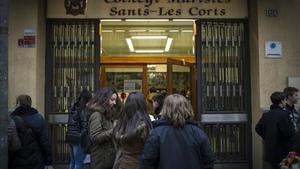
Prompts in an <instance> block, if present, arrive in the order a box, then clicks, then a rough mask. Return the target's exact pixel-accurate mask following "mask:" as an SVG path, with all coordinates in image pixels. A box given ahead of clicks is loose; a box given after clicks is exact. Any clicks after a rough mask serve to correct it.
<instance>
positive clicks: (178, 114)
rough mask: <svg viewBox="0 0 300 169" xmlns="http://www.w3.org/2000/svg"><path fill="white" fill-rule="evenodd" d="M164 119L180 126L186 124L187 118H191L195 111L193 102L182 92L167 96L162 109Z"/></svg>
mask: <svg viewBox="0 0 300 169" xmlns="http://www.w3.org/2000/svg"><path fill="white" fill-rule="evenodd" d="M161 115H162V117H163V118H164V119H166V120H167V121H169V122H171V123H172V125H173V126H175V127H177V128H179V127H183V126H184V125H185V122H186V120H191V119H192V118H193V116H194V112H193V109H192V106H191V103H190V102H189V101H188V100H187V99H186V98H185V97H184V96H182V95H180V94H172V95H169V96H168V97H166V99H165V101H164V105H163V108H162V111H161Z"/></svg>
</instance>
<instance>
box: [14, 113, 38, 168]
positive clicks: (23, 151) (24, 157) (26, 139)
mask: <svg viewBox="0 0 300 169" xmlns="http://www.w3.org/2000/svg"><path fill="white" fill-rule="evenodd" d="M11 118H12V119H13V120H14V122H15V124H16V128H17V133H18V137H19V139H20V142H21V148H20V149H18V150H17V151H16V152H14V153H12V154H10V157H9V160H10V161H11V162H10V167H11V168H17V167H18V166H22V165H32V166H41V165H42V161H43V157H42V153H41V148H40V144H39V142H38V140H37V134H36V133H35V131H34V129H32V128H31V127H30V126H29V125H28V124H27V123H26V121H25V120H24V119H23V118H22V117H21V116H17V115H13V116H11Z"/></svg>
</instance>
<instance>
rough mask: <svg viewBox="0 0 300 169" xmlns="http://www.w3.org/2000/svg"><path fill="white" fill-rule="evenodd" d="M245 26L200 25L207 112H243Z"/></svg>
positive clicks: (236, 23) (220, 23) (230, 24)
mask: <svg viewBox="0 0 300 169" xmlns="http://www.w3.org/2000/svg"><path fill="white" fill-rule="evenodd" d="M244 34H245V32H244V23H241V22H201V58H202V59H201V62H202V76H203V78H202V79H203V83H204V88H203V90H204V111H244V104H245V103H244V90H245V88H244V83H243V82H244V76H243V73H244V70H243V69H244V67H243V65H244V55H245V54H244V53H245V52H244V49H245V47H244V46H245V43H244V42H245V35H244Z"/></svg>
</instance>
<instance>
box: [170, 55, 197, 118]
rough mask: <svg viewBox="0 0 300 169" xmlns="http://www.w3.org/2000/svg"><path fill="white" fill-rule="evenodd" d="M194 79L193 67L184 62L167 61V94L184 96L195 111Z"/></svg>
mask: <svg viewBox="0 0 300 169" xmlns="http://www.w3.org/2000/svg"><path fill="white" fill-rule="evenodd" d="M195 91H196V78H195V65H194V64H192V63H189V62H185V60H174V59H168V60H167V92H168V94H173V93H178V94H181V95H183V96H185V97H186V98H187V99H188V100H189V101H191V104H192V106H193V110H194V112H195V116H197V111H196V95H195ZM195 118H197V117H195Z"/></svg>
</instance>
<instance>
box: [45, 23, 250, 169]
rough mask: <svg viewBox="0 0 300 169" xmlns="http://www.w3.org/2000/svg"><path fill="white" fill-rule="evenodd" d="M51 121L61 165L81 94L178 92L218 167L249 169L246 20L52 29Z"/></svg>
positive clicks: (48, 79) (48, 91) (48, 111)
mask: <svg viewBox="0 0 300 169" xmlns="http://www.w3.org/2000/svg"><path fill="white" fill-rule="evenodd" d="M47 28H48V29H47V64H46V70H47V71H46V72H47V73H46V103H48V104H46V116H47V119H48V122H49V125H50V130H51V137H52V143H53V145H54V146H53V152H54V160H55V162H56V163H66V162H68V146H67V145H66V143H65V142H64V139H65V131H66V121H67V115H68V107H70V106H71V105H72V104H73V103H74V102H75V100H76V98H77V96H78V94H79V93H80V91H81V90H83V89H87V90H90V91H91V92H95V91H97V90H98V89H99V88H101V87H104V86H111V87H114V88H115V89H116V90H117V92H118V93H119V96H122V97H121V99H123V101H125V100H126V96H127V95H128V93H129V92H131V91H141V92H143V93H144V94H145V96H146V97H147V96H148V95H149V91H150V89H155V90H154V92H156V93H162V92H166V93H168V94H171V93H180V94H182V95H184V96H185V97H186V98H188V99H189V100H190V101H191V103H192V105H193V108H194V111H195V114H196V115H197V116H196V119H198V120H199V122H201V124H202V126H203V129H204V130H205V132H206V133H207V134H208V136H209V139H210V143H211V146H212V149H213V151H214V152H215V153H216V157H217V164H216V168H222V169H226V168H231V169H232V168H236V169H249V168H251V146H248V145H251V142H250V140H251V132H250V127H251V126H250V120H249V117H250V116H249V113H250V97H249V96H250V86H249V79H248V78H249V77H250V76H249V57H248V55H247V53H248V52H247V49H248V44H247V29H246V28H247V23H246V21H245V20H201V21H191V20H175V19H174V20H101V21H100V20H96V19H95V20H89V19H82V20H78V19H68V20H60V19H49V20H48V22H47Z"/></svg>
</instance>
